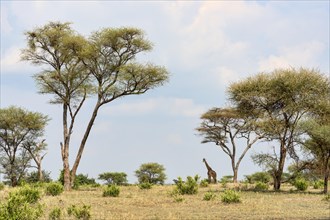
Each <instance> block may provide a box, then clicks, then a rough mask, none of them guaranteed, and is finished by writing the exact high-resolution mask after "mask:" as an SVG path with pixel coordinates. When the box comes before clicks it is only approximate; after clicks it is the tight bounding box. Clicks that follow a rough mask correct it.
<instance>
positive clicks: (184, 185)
mask: <svg viewBox="0 0 330 220" xmlns="http://www.w3.org/2000/svg"><path fill="white" fill-rule="evenodd" d="M198 180H199V176H198V175H196V176H195V177H194V178H192V177H191V176H188V177H187V180H186V181H185V182H184V181H183V180H182V178H181V177H178V181H177V182H176V190H177V192H178V193H179V194H181V195H184V194H189V195H192V194H197V192H198Z"/></svg>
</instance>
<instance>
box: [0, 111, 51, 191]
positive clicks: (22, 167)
mask: <svg viewBox="0 0 330 220" xmlns="http://www.w3.org/2000/svg"><path fill="white" fill-rule="evenodd" d="M48 120H49V119H48V117H47V116H45V115H43V114H41V113H38V112H30V111H27V110H25V109H22V108H19V107H15V106H11V107H8V108H5V109H0V137H1V138H0V158H1V159H0V168H1V170H3V171H2V172H3V173H4V174H5V176H4V178H5V179H6V180H8V182H9V183H10V185H11V186H17V185H18V184H19V182H20V181H22V180H23V178H24V176H25V174H26V169H27V167H28V165H29V163H30V161H31V160H32V155H34V154H35V153H37V152H38V149H37V148H36V146H37V145H38V142H39V138H41V137H42V136H43V135H44V129H45V126H46V125H47V122H48ZM6 152H7V153H6ZM9 152H10V153H9Z"/></svg>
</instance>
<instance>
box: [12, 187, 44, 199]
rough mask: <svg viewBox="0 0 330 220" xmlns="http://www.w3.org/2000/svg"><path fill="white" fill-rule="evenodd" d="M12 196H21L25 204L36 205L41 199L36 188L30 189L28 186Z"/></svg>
mask: <svg viewBox="0 0 330 220" xmlns="http://www.w3.org/2000/svg"><path fill="white" fill-rule="evenodd" d="M13 194H17V195H18V196H22V197H23V198H24V201H25V202H27V203H36V202H37V201H38V200H39V199H40V197H41V193H40V191H39V190H38V189H37V188H31V187H29V186H24V187H22V188H21V189H19V190H18V191H17V192H15V193H13Z"/></svg>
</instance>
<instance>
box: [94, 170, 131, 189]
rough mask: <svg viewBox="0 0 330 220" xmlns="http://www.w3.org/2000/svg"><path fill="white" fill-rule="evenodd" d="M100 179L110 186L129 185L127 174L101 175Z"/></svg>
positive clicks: (108, 173)
mask: <svg viewBox="0 0 330 220" xmlns="http://www.w3.org/2000/svg"><path fill="white" fill-rule="evenodd" d="M99 179H100V180H104V181H106V182H107V184H108V185H111V184H115V185H119V186H120V185H126V184H127V182H128V181H127V174H126V173H123V172H121V173H118V172H113V173H110V172H107V173H101V174H99Z"/></svg>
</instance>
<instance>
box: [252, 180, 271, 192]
mask: <svg viewBox="0 0 330 220" xmlns="http://www.w3.org/2000/svg"><path fill="white" fill-rule="evenodd" d="M268 188H269V185H268V184H267V183H262V182H257V183H256V184H255V186H254V190H255V191H265V190H268Z"/></svg>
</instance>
